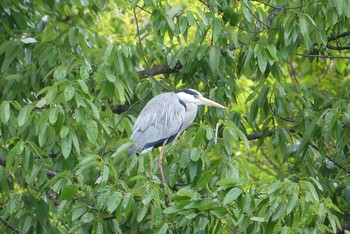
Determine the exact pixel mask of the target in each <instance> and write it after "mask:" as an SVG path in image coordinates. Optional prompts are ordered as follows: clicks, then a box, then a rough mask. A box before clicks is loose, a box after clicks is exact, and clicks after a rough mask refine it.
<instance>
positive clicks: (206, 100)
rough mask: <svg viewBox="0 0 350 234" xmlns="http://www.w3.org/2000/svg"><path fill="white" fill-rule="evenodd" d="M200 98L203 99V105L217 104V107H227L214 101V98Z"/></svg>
mask: <svg viewBox="0 0 350 234" xmlns="http://www.w3.org/2000/svg"><path fill="white" fill-rule="evenodd" d="M200 100H201V102H202V104H203V105H207V106H215V107H219V108H222V109H225V107H224V106H223V105H220V104H219V103H217V102H214V101H212V100H210V99H208V98H205V97H201V98H200Z"/></svg>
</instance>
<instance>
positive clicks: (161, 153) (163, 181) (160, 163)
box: [158, 140, 168, 194]
mask: <svg viewBox="0 0 350 234" xmlns="http://www.w3.org/2000/svg"><path fill="white" fill-rule="evenodd" d="M167 141H168V140H165V141H164V142H163V145H162V149H161V150H160V153H159V157H158V167H159V170H160V176H161V177H162V183H163V189H164V194H167V193H166V183H165V177H164V172H163V153H164V148H165V147H164V146H165V145H166V143H167Z"/></svg>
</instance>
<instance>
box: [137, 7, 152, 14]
mask: <svg viewBox="0 0 350 234" xmlns="http://www.w3.org/2000/svg"><path fill="white" fill-rule="evenodd" d="M136 7H137V8H140V9H141V10H143V11H144V12H146V13H148V14H152V12H150V11H149V10H146V9H145V8H144V7H142V6H139V5H136Z"/></svg>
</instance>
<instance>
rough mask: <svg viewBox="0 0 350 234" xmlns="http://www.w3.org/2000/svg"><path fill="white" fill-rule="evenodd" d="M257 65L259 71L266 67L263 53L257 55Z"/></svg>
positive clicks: (262, 71) (263, 70)
mask: <svg viewBox="0 0 350 234" xmlns="http://www.w3.org/2000/svg"><path fill="white" fill-rule="evenodd" d="M258 66H259V70H260V71H261V73H264V72H265V70H266V67H267V57H266V54H265V53H262V54H260V55H259V56H258Z"/></svg>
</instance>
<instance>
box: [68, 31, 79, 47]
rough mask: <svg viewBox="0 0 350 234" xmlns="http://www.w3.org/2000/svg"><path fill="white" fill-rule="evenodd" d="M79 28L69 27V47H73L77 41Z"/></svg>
mask: <svg viewBox="0 0 350 234" xmlns="http://www.w3.org/2000/svg"><path fill="white" fill-rule="evenodd" d="M78 34H79V30H78V29H77V28H75V27H74V28H71V29H69V33H68V38H69V44H70V46H71V47H74V46H75V45H76V44H77V43H78Z"/></svg>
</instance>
